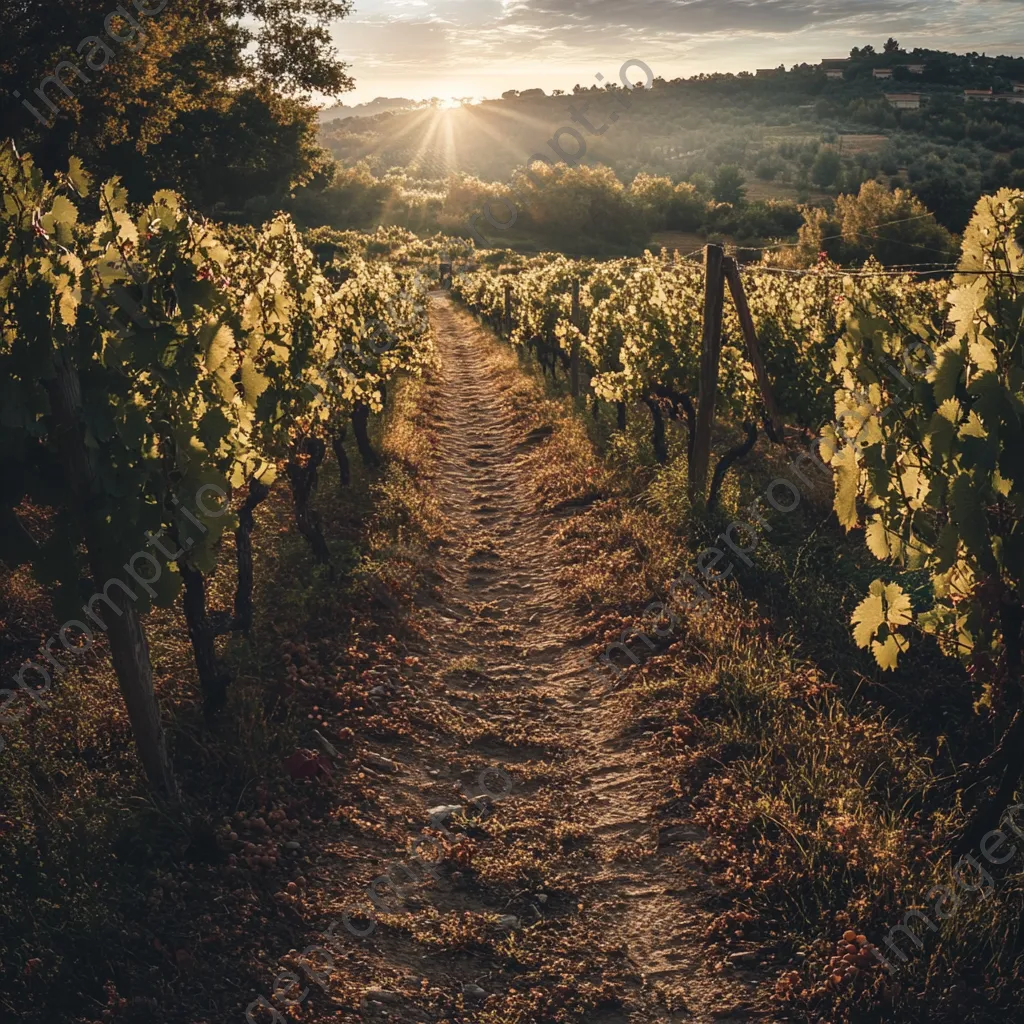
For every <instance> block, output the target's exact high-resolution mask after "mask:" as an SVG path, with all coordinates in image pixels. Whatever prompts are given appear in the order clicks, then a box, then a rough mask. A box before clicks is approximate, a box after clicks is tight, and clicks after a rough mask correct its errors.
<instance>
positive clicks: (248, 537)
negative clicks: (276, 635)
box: [231, 479, 270, 636]
mask: <svg viewBox="0 0 1024 1024" xmlns="http://www.w3.org/2000/svg"><path fill="white" fill-rule="evenodd" d="M269 494H270V488H269V487H268V486H267V485H266V484H263V483H260V481H259V480H255V479H254V480H250V481H249V493H248V494H247V495H246V498H245V501H244V502H242V507H241V508H240V509H239V510H238V529H237V530H235V559H236V563H237V565H238V581H237V583H236V584H235V619H234V622H232V623H231V628H232V629H233V630H235V629H236V630H241V632H242V633H244V634H245V635H246V636H248V635H249V630H250V629H252V582H253V569H252V529H253V525H254V520H253V512H255V510H256V506H257V505H259V504H261V503H262V502H263V501H265V500H266V499H267V496H268V495H269Z"/></svg>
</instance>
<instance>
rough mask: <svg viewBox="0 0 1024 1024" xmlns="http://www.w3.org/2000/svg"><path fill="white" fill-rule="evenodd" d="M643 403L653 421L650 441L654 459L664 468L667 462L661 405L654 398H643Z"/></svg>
mask: <svg viewBox="0 0 1024 1024" xmlns="http://www.w3.org/2000/svg"><path fill="white" fill-rule="evenodd" d="M644 403H645V404H646V406H647V408H648V409H650V410H651V419H652V420H654V428H653V432H652V435H651V440H652V441H653V442H654V457H655V458H656V459H657V460H658V463H659V465H662V466H664V465H665V463H666V462H668V443H667V442H666V440H665V417H664V416H662V414H661V405H660V403H659V402H658V400H657V399H656V398H645V399H644Z"/></svg>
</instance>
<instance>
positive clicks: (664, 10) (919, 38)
mask: <svg viewBox="0 0 1024 1024" xmlns="http://www.w3.org/2000/svg"><path fill="white" fill-rule="evenodd" d="M333 34H334V40H335V45H336V47H337V49H338V51H339V53H340V54H341V55H342V57H343V58H344V59H345V60H347V61H348V62H349V63H350V65H351V71H350V73H351V74H352V75H353V77H354V78H355V81H356V88H355V90H354V91H353V92H350V93H347V94H345V95H344V96H343V97H342V101H343V102H344V103H345V104H347V105H352V104H354V103H363V102H366V101H368V100H372V99H374V98H375V97H377V96H404V97H408V98H410V99H429V98H430V97H432V96H437V97H439V98H441V99H445V100H447V99H450V98H452V97H474V98H483V97H487V98H493V97H497V96H499V95H500V94H501V93H502V92H503V91H505V90H506V89H526V88H530V87H535V86H539V87H540V88H542V89H544V90H545V91H547V92H550V90H551V89H555V88H557V89H564V90H566V91H571V90H572V87H573V86H574V85H575V84H577V83H579V84H581V85H584V86H589V85H590V84H591V83H592V82H593V80H594V76H595V74H597V73H601V74H603V75H604V76H605V77H606V79H607V78H617V77H618V70H619V68H620V67H621V65H622V64H623V62H624V61H626V60H629V59H631V58H635V59H638V60H642V61H644V62H645V63H646V64H647V65H649V66H650V68H651V69H652V71H653V73H654V74H655V75H656V76H660V77H663V78H678V77H680V76H689V75H694V74H698V73H700V72H702V71H706V72H711V71H732V72H737V71H744V70H749V71H753V70H755V69H756V68H759V67H761V68H765V67H777V66H778V65H779V64H786V65H787V66H790V65H793V64H799V63H803V62H805V61H806V62H807V63H817V62H818V61H819V60H820V59H821V58H822V57H842V56H846V55H847V54H848V53H849V51H850V48H851V47H852V46H863V45H864V44H865V43H872V44H873V45H874V46H875V48H876V49H879V50H880V49H881V47H882V44H883V43H884V41H885V40H886V38H888V37H889V36H890V35H892V36H895V37H896V38H897V39H899V41H900V43H901V44H902V45H903V46H904V47H905V48H907V49H912V48H913V47H915V46H923V47H930V48H934V49H944V50H955V51H959V52H967V51H977V52H979V53H989V54H995V53H1004V54H1024V0H356V6H355V10H354V12H353V13H352V15H350V16H349V17H348V18H346V19H345V20H344V21H341V22H338V24H337V25H336V26H334V29H333Z"/></svg>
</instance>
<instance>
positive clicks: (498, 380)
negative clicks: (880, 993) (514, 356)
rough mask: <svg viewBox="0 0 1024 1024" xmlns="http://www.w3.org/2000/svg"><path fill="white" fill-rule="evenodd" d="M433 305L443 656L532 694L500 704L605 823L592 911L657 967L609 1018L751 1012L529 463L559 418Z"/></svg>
mask: <svg viewBox="0 0 1024 1024" xmlns="http://www.w3.org/2000/svg"><path fill="white" fill-rule="evenodd" d="M430 312H431V320H432V322H433V326H434V331H435V335H436V338H437V343H438V348H439V353H440V358H441V369H440V372H439V373H438V374H437V377H436V389H437V393H436V396H435V398H436V402H435V411H436V416H437V419H436V422H435V424H434V425H433V434H434V436H435V438H436V442H437V448H436V452H435V470H436V477H435V479H434V481H433V486H434V490H435V493H436V494H437V496H438V498H439V499H440V502H441V505H442V507H443V510H444V512H445V515H446V517H447V520H448V529H447V531H446V536H445V539H444V542H443V545H442V548H441V551H440V553H439V559H438V573H439V577H440V578H439V582H438V591H439V592H440V594H441V600H440V601H436V600H435V601H434V602H433V604H432V606H430V607H428V608H426V609H423V611H424V613H425V614H427V616H428V621H429V626H428V630H427V635H428V636H429V637H430V646H429V650H428V652H427V657H428V659H429V660H432V661H433V662H434V664H435V667H436V668H438V669H442V668H443V666H444V664H445V663H447V664H449V665H450V664H466V663H468V662H470V661H471V662H472V663H473V664H474V665H475V666H477V668H478V670H479V674H480V675H481V676H482V677H483V678H484V679H486V680H487V681H488V683H489V684H490V685H491V686H492V687H494V688H495V692H497V690H503V691H504V692H505V693H506V694H507V693H512V694H518V695H519V696H520V697H521V698H522V700H523V701H524V702H525V703H524V704H522V705H520V707H518V708H516V707H515V706H512V707H507V708H503V707H502V706H501V704H500V703H499V704H496V705H493V706H492V707H491V712H492V714H496V715H499V716H501V717H502V718H506V719H507V718H512V717H515V716H516V715H517V714H520V715H521V714H522V713H523V711H524V708H526V711H527V714H526V730H527V734H528V738H529V737H530V736H531V735H533V736H535V737H536V741H537V745H538V746H540V745H543V744H544V742H546V741H547V740H548V739H550V738H551V736H552V735H554V736H556V737H557V739H558V747H559V750H560V751H561V752H562V753H561V754H560V761H561V763H560V764H559V765H558V772H557V775H556V776H553V779H555V780H556V781H554V782H552V784H554V785H560V786H563V787H568V788H569V790H570V793H569V796H570V798H571V800H572V803H573V805H574V807H575V809H576V812H577V817H578V818H579V820H580V821H581V822H582V823H584V825H585V826H586V827H587V828H588V829H589V831H590V833H591V835H592V836H593V846H592V849H593V852H594V857H593V867H592V871H591V874H590V877H589V878H588V879H587V880H586V885H585V889H586V893H585V900H586V904H585V905H586V911H585V912H586V913H587V914H588V915H590V917H591V920H593V921H595V922H598V923H599V924H600V925H602V926H603V928H604V930H605V932H606V934H607V935H608V937H609V939H610V940H611V941H614V942H617V943H621V944H622V945H623V946H624V947H625V949H626V950H627V951H628V955H629V957H630V959H631V960H632V961H633V963H634V964H635V966H636V969H637V972H638V973H639V974H640V975H641V976H642V978H643V984H642V985H641V986H640V988H639V990H638V991H637V992H635V993H633V994H632V997H631V1001H630V1004H629V1005H628V1006H627V1011H626V1015H625V1017H623V1016H615V1017H614V1018H612V1017H608V1018H601V1019H602V1020H611V1019H618V1020H628V1021H630V1022H631V1024H639V1022H644V1021H654V1020H665V1021H669V1020H688V1021H711V1020H728V1019H736V1020H742V1019H749V1018H750V1016H751V1015H754V1014H756V1011H755V1010H754V1008H753V1005H752V1003H751V1001H750V994H751V992H752V990H753V989H754V987H755V986H756V984H757V981H758V979H757V977H756V976H753V975H750V976H747V977H743V976H740V975H738V974H736V973H730V974H729V976H728V978H725V977H723V976H722V975H721V974H720V973H716V972H715V970H714V965H713V964H712V963H711V962H709V960H710V955H709V954H708V953H706V952H705V950H704V947H703V944H702V942H701V934H702V932H703V930H704V928H705V927H706V925H707V921H708V920H709V918H710V913H709V911H708V910H707V909H706V905H705V904H706V902H707V901H706V898H705V897H706V886H702V881H701V879H700V878H699V877H695V874H694V872H693V870H692V868H690V867H687V866H686V865H685V864H684V862H683V860H682V859H681V857H680V855H679V851H678V848H676V847H673V846H672V844H671V843H669V842H668V841H667V837H666V836H664V835H663V834H662V833H660V831H659V827H658V823H657V821H656V820H655V819H654V816H653V814H652V808H654V807H655V806H656V805H657V802H658V792H657V791H658V785H659V782H658V778H657V775H656V770H655V767H654V766H652V765H651V764H650V763H648V762H647V760H646V759H645V758H644V757H643V756H642V755H640V754H639V753H638V752H637V743H636V739H637V737H636V736H630V735H626V734H625V733H624V715H623V713H622V710H621V707H620V698H619V696H618V695H617V694H616V693H615V692H614V690H613V688H612V687H611V686H609V683H610V675H609V674H608V673H607V672H606V671H604V670H601V669H600V668H599V666H598V664H597V662H596V659H595V656H594V651H593V649H592V648H588V646H587V645H584V644H582V643H580V642H579V640H578V637H579V635H580V633H581V632H582V630H581V628H580V626H581V624H580V622H579V621H578V620H577V616H576V613H575V612H574V610H573V609H572V608H571V607H567V605H566V602H565V597H564V594H563V593H562V590H561V587H560V583H559V579H560V572H559V566H560V553H559V548H558V544H557V532H558V530H559V528H560V526H561V525H563V523H564V516H565V515H566V514H572V513H571V512H570V513H555V512H550V511H544V510H542V509H538V503H537V499H536V496H535V489H534V487H533V483H532V479H531V469H530V467H531V466H532V465H535V460H536V458H537V457H538V451H539V449H541V446H543V445H544V444H545V443H547V432H546V431H544V430H543V429H541V430H537V431H534V432H532V433H525V434H524V432H523V430H522V427H521V426H520V425H517V418H516V413H515V409H514V408H513V407H512V405H511V403H510V401H509V389H510V385H511V383H512V375H513V374H514V373H518V372H521V371H519V370H517V369H516V368H515V367H514V366H511V365H510V361H509V359H508V355H507V351H503V350H501V349H500V348H499V345H498V343H497V342H496V340H495V339H494V337H493V335H491V334H490V333H489V332H488V331H486V330H485V329H484V328H482V327H480V326H479V325H478V324H477V322H476V321H475V320H474V318H473V317H472V316H470V315H469V314H468V313H466V312H465V311H463V310H461V309H459V308H457V307H456V306H455V305H454V304H453V303H452V301H451V300H450V299H449V298H448V297H447V296H444V295H437V294H435V295H434V296H432V299H431V311H430ZM541 708H542V709H543V710H541V711H538V709H541ZM494 753H495V754H500V751H498V750H495V751H494ZM522 799H529V797H528V796H525V797H523V798H522ZM757 1015H760V1014H757ZM596 1019H597V1018H595V1020H596Z"/></svg>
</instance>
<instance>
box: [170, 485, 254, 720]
mask: <svg viewBox="0 0 1024 1024" xmlns="http://www.w3.org/2000/svg"><path fill="white" fill-rule="evenodd" d="M269 494H270V488H269V487H267V486H266V484H262V483H260V482H259V480H255V479H253V480H250V481H249V493H248V494H247V495H246V498H245V501H244V502H242V506H241V508H239V510H238V529H237V530H235V560H236V564H237V566H238V579H237V581H236V583H235V613H234V616H233V617H232V616H231V615H229V614H228V613H227V612H223V611H220V612H216V611H215V612H209V611H207V608H206V580H205V578H204V577H203V574H202V573H201V572H200V571H199V570H198V569H196V568H195V567H194V566H192V565H190V564H189V563H188V561H187V560H186V559H184V558H179V559H178V571H179V572H180V573H181V578H182V581H183V582H184V585H185V590H184V593H183V594H182V600H181V603H182V608H183V609H184V612H185V622H186V624H187V625H188V635H189V639H190V640H191V641H192V652H193V654H194V655H195V659H196V671H197V672H198V673H199V685H200V687H201V688H202V691H203V697H204V703H205V707H206V713H207V714H208V715H212V714H215V713H216V712H217V711H220V710H221V709H222V708H223V707H224V705H225V704H226V703H227V698H228V685H229V684H230V683H231V675H230V673H229V672H228V671H227V670H226V669H225V668H224V665H223V663H222V662H221V660H220V659H219V658H218V657H217V648H216V639H217V637H219V636H223V635H224V634H225V633H231V632H235V631H241V632H242V633H244V634H245V635H246V636H248V635H249V630H250V629H251V628H252V588H253V565H252V530H253V525H254V521H253V512H254V510H255V509H256V506H257V505H259V504H260V502H262V501H264V500H265V499H266V497H267V495H269Z"/></svg>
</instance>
